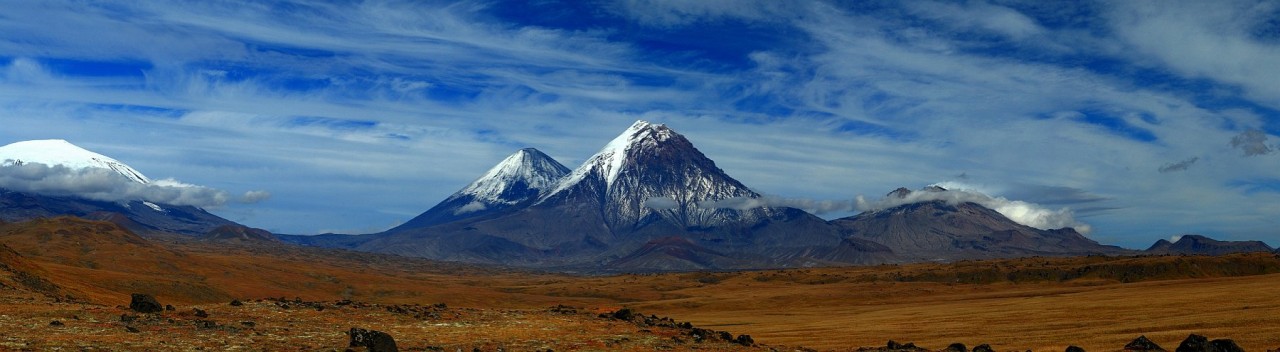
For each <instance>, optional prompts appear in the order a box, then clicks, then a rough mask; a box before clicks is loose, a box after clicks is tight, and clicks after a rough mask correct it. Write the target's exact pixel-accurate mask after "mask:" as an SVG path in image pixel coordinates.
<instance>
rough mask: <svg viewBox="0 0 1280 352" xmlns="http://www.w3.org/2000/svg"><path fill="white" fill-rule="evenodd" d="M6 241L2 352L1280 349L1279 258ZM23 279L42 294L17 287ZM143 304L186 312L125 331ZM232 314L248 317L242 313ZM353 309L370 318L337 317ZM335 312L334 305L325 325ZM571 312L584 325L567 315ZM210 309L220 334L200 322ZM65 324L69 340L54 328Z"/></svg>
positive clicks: (59, 223) (41, 223)
mask: <svg viewBox="0 0 1280 352" xmlns="http://www.w3.org/2000/svg"><path fill="white" fill-rule="evenodd" d="M0 244H3V245H5V246H7V247H9V248H12V250H13V252H12V253H10V254H8V255H0V259H3V260H5V261H6V262H5V263H0V264H6V265H8V266H0V269H5V268H11V269H12V268H17V269H13V270H9V271H5V270H0V296H2V297H4V298H3V301H2V302H0V308H3V309H0V331H5V332H6V333H5V334H3V337H2V338H3V339H4V341H0V343H3V344H0V350H3V349H34V350H44V349H50V348H52V347H57V346H62V347H80V346H90V347H98V348H102V349H104V350H121V349H124V350H139V349H148V347H150V348H155V347H156V346H183V347H175V348H173V349H189V348H194V347H198V346H205V348H211V349H230V348H231V346H244V347H245V348H248V349H252V350H261V349H268V350H279V349H285V348H284V347H289V348H288V349H295V350H296V349H298V348H302V349H304V350H328V349H337V350H342V349H344V348H345V346H346V345H345V341H346V340H345V339H346V337H345V336H346V335H345V333H344V332H345V331H347V329H349V328H350V327H362V328H368V329H374V330H379V331H385V332H389V333H391V334H392V336H394V337H395V338H396V340H397V342H399V343H400V346H401V347H402V349H409V350H415V349H416V350H423V349H426V348H428V347H441V348H444V349H445V350H449V351H452V350H455V349H457V348H464V349H468V350H469V348H474V347H480V348H481V349H482V350H491V349H493V348H496V347H497V346H505V349H506V350H537V349H546V348H551V349H554V350H557V351H561V350H618V349H623V350H627V349H630V350H652V349H655V348H675V349H679V350H683V349H693V348H703V349H706V348H711V349H722V350H723V349H735V348H743V347H741V346H740V345H735V344H732V343H728V342H723V341H719V342H714V343H712V342H705V343H695V342H693V341H692V340H691V339H690V338H689V337H688V336H687V335H684V334H686V333H688V332H689V331H690V330H681V329H678V328H671V327H655V326H647V325H644V324H640V323H635V322H623V321H617V320H612V319H603V318H598V317H596V314H598V313H602V312H608V311H613V310H617V309H619V308H622V307H630V308H633V309H636V310H638V311H640V312H643V313H646V314H656V315H657V316H670V317H673V318H675V319H676V320H679V321H689V322H692V323H693V325H696V326H699V327H703V328H708V329H714V330H727V331H729V332H732V333H733V334H734V336H736V335H737V334H749V335H751V336H752V337H753V338H754V341H755V342H757V343H759V344H762V345H763V344H767V345H771V346H782V345H787V346H805V347H810V348H815V349H819V350H851V349H853V348H856V347H858V346H883V345H884V343H885V341H887V340H890V339H893V340H897V341H901V342H907V341H911V342H915V343H916V344H917V345H919V346H923V347H926V348H930V349H933V350H941V349H942V348H944V347H946V346H947V345H948V344H950V343H953V342H962V343H965V344H966V345H968V346H970V347H972V346H976V345H978V344H984V343H986V344H990V345H991V346H992V347H994V348H995V350H997V351H1012V350H1017V351H1023V350H1027V349H1031V350H1049V351H1053V350H1057V351H1061V350H1064V349H1065V348H1066V346H1068V345H1076V346H1081V347H1084V348H1085V349H1086V350H1119V349H1120V348H1121V347H1122V346H1124V344H1125V343H1127V342H1129V341H1130V340H1133V339H1134V338H1135V337H1137V336H1138V335H1146V336H1147V337H1149V338H1151V340H1153V341H1155V342H1156V343H1158V344H1160V345H1161V346H1165V347H1166V348H1172V347H1176V346H1177V345H1178V343H1179V342H1180V341H1181V340H1182V339H1183V338H1185V337H1186V336H1187V335H1188V334H1191V333H1196V334H1200V335H1205V336H1209V337H1210V338H1231V339H1234V340H1235V341H1236V342H1237V343H1238V344H1239V345H1240V346H1241V347H1243V348H1244V349H1245V350H1248V351H1265V350H1268V349H1276V348H1277V347H1280V296H1276V295H1275V288H1276V287H1280V274H1277V273H1280V257H1278V256H1277V255H1274V254H1262V253H1254V254H1239V255H1228V256H1219V257H1204V256H1152V257H1078V258H1026V259H1009V260H992V261H966V262H959V263H953V264H917V265H902V266H898V265H882V266H870V267H845V268H821V269H795V270H770V271H751V272H723V273H712V272H703V273H674V274H652V275H616V276H572V275H563V274H551V273H539V272H532V271H527V270H516V269H507V268H497V267H477V266H464V265H457V264H448V263H439V262H431V261H426V260H421V259H413V258H404V257H397V256H388V255H376V254H367V253H356V252H346V251H338V250H324V249H314V248H300V247H289V246H284V245H280V244H270V243H269V244H252V243H249V244H236V243H211V242H206V241H195V240H192V239H190V238H188V237H180V236H173V237H166V236H160V237H148V238H142V237H137V236H135V235H133V234H132V233H129V232H128V231H125V230H122V229H120V228H119V227H116V226H114V225H112V224H110V223H105V222H91V221H85V220H79V219H73V218H57V219H48V220H37V221H32V222H27V223H18V224H0ZM0 250H3V248H0ZM5 253H9V252H5ZM5 253H0V254H5ZM14 254H16V255H14ZM10 262H11V263H10ZM15 270H16V271H15ZM15 272H21V273H26V274H22V275H25V276H21V275H18V274H14V273H15ZM20 276H21V277H22V278H24V279H23V280H26V281H21V280H16V279H14V278H18V277H20ZM31 276H37V277H38V279H40V280H44V281H33V279H32V278H31ZM21 282H35V283H36V284H35V286H41V285H45V284H41V282H44V283H46V284H52V285H55V286H56V287H53V288H50V287H44V289H42V290H34V289H32V288H31V287H27V285H23V284H21ZM5 283H10V284H9V285H4V284H5ZM45 286H47V285H45ZM42 287H43V286H42ZM134 292H139V293H150V294H153V295H155V296H156V297H157V298H158V299H159V300H160V302H162V303H165V304H172V305H174V306H176V307H177V310H175V311H171V312H164V313H161V314H160V315H157V316H154V317H151V316H145V315H144V316H143V317H142V318H140V320H138V321H135V322H132V323H127V324H126V323H124V322H121V321H120V315H121V314H125V313H126V312H125V308H123V307H124V306H127V305H128V303H129V294H130V293H134ZM67 296H70V299H68V297H67ZM266 297H288V298H289V299H290V301H292V299H293V298H294V297H298V298H300V299H301V300H302V301H305V302H309V303H306V304H303V305H302V306H304V307H306V308H302V309H299V308H297V307H296V306H298V304H293V305H292V306H291V307H290V308H282V307H281V306H279V305H278V303H280V302H274V301H258V299H261V298H266ZM232 299H241V300H244V301H245V302H246V303H245V305H244V306H242V307H231V306H229V305H227V302H229V301H230V300H232ZM340 300H352V301H355V302H358V305H360V306H362V308H353V307H352V306H350V305H344V306H336V305H335V304H334V302H337V301H340ZM315 302H328V303H315ZM435 303H446V304H447V305H448V307H449V308H447V309H446V310H445V311H444V312H448V314H443V313H442V312H437V315H439V317H425V318H423V317H422V316H421V315H420V314H419V316H418V317H414V316H413V315H412V314H408V315H406V314H403V313H396V312H393V311H391V310H388V307H394V306H398V307H427V305H431V304H435ZM318 304H324V305H327V306H326V307H328V308H327V309H324V310H320V311H318V310H316V309H313V308H314V305H318ZM560 304H563V305H568V306H573V307H579V309H576V310H577V313H573V314H563V313H561V312H552V311H549V310H548V308H549V307H552V306H556V305H560ZM401 305H408V306H401ZM418 305H423V306H418ZM192 308H200V309H203V310H205V311H207V312H209V314H210V317H209V318H208V319H204V318H198V317H194V316H190V314H191V313H190V312H191V309H192ZM413 309H418V308H413ZM410 310H412V309H410ZM77 318H78V319H77ZM171 319H172V322H171V321H170V320H171ZM53 320H59V321H60V322H62V323H63V324H64V326H61V327H55V326H49V324H50V323H51V321H53ZM197 320H207V321H213V323H212V324H214V325H208V324H209V323H198V322H196V321H197ZM246 321H251V322H253V326H248V325H245V324H242V322H246ZM200 324H203V325H200ZM198 325H199V326H198ZM126 326H129V327H133V328H135V329H137V330H139V331H140V332H139V333H131V332H128V331H126ZM623 339H625V341H624V340H623ZM677 339H679V340H681V341H680V342H677V341H676V340H677ZM161 343H163V344H161ZM758 347H759V346H758ZM166 349H167V348H166ZM781 349H787V348H781Z"/></svg>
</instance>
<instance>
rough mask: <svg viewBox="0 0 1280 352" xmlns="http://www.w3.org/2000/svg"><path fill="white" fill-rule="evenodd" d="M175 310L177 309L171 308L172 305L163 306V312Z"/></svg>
mask: <svg viewBox="0 0 1280 352" xmlns="http://www.w3.org/2000/svg"><path fill="white" fill-rule="evenodd" d="M175 309H177V308H174V307H173V305H170V304H166V305H164V310H167V311H173V310H175Z"/></svg>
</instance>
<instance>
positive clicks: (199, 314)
mask: <svg viewBox="0 0 1280 352" xmlns="http://www.w3.org/2000/svg"><path fill="white" fill-rule="evenodd" d="M191 312H192V313H193V314H195V316H196V317H200V318H208V317H209V312H205V311H204V309H200V308H191Z"/></svg>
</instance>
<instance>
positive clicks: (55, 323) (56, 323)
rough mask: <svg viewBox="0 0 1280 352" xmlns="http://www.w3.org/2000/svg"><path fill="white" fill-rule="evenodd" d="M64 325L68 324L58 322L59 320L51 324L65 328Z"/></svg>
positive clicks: (50, 324)
mask: <svg viewBox="0 0 1280 352" xmlns="http://www.w3.org/2000/svg"><path fill="white" fill-rule="evenodd" d="M64 325H66V324H63V323H62V322H60V321H57V320H54V321H51V322H49V326H64Z"/></svg>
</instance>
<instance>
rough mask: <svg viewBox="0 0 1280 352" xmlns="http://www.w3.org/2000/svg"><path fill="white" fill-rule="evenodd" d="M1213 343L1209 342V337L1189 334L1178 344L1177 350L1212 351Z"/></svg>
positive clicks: (1179, 351)
mask: <svg viewBox="0 0 1280 352" xmlns="http://www.w3.org/2000/svg"><path fill="white" fill-rule="evenodd" d="M1212 351H1213V345H1210V344H1209V338H1207V337H1204V336H1200V335H1196V334H1191V335H1189V336H1187V338H1186V339H1185V340H1182V343H1181V344H1179V345H1178V349H1177V352H1212Z"/></svg>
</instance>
